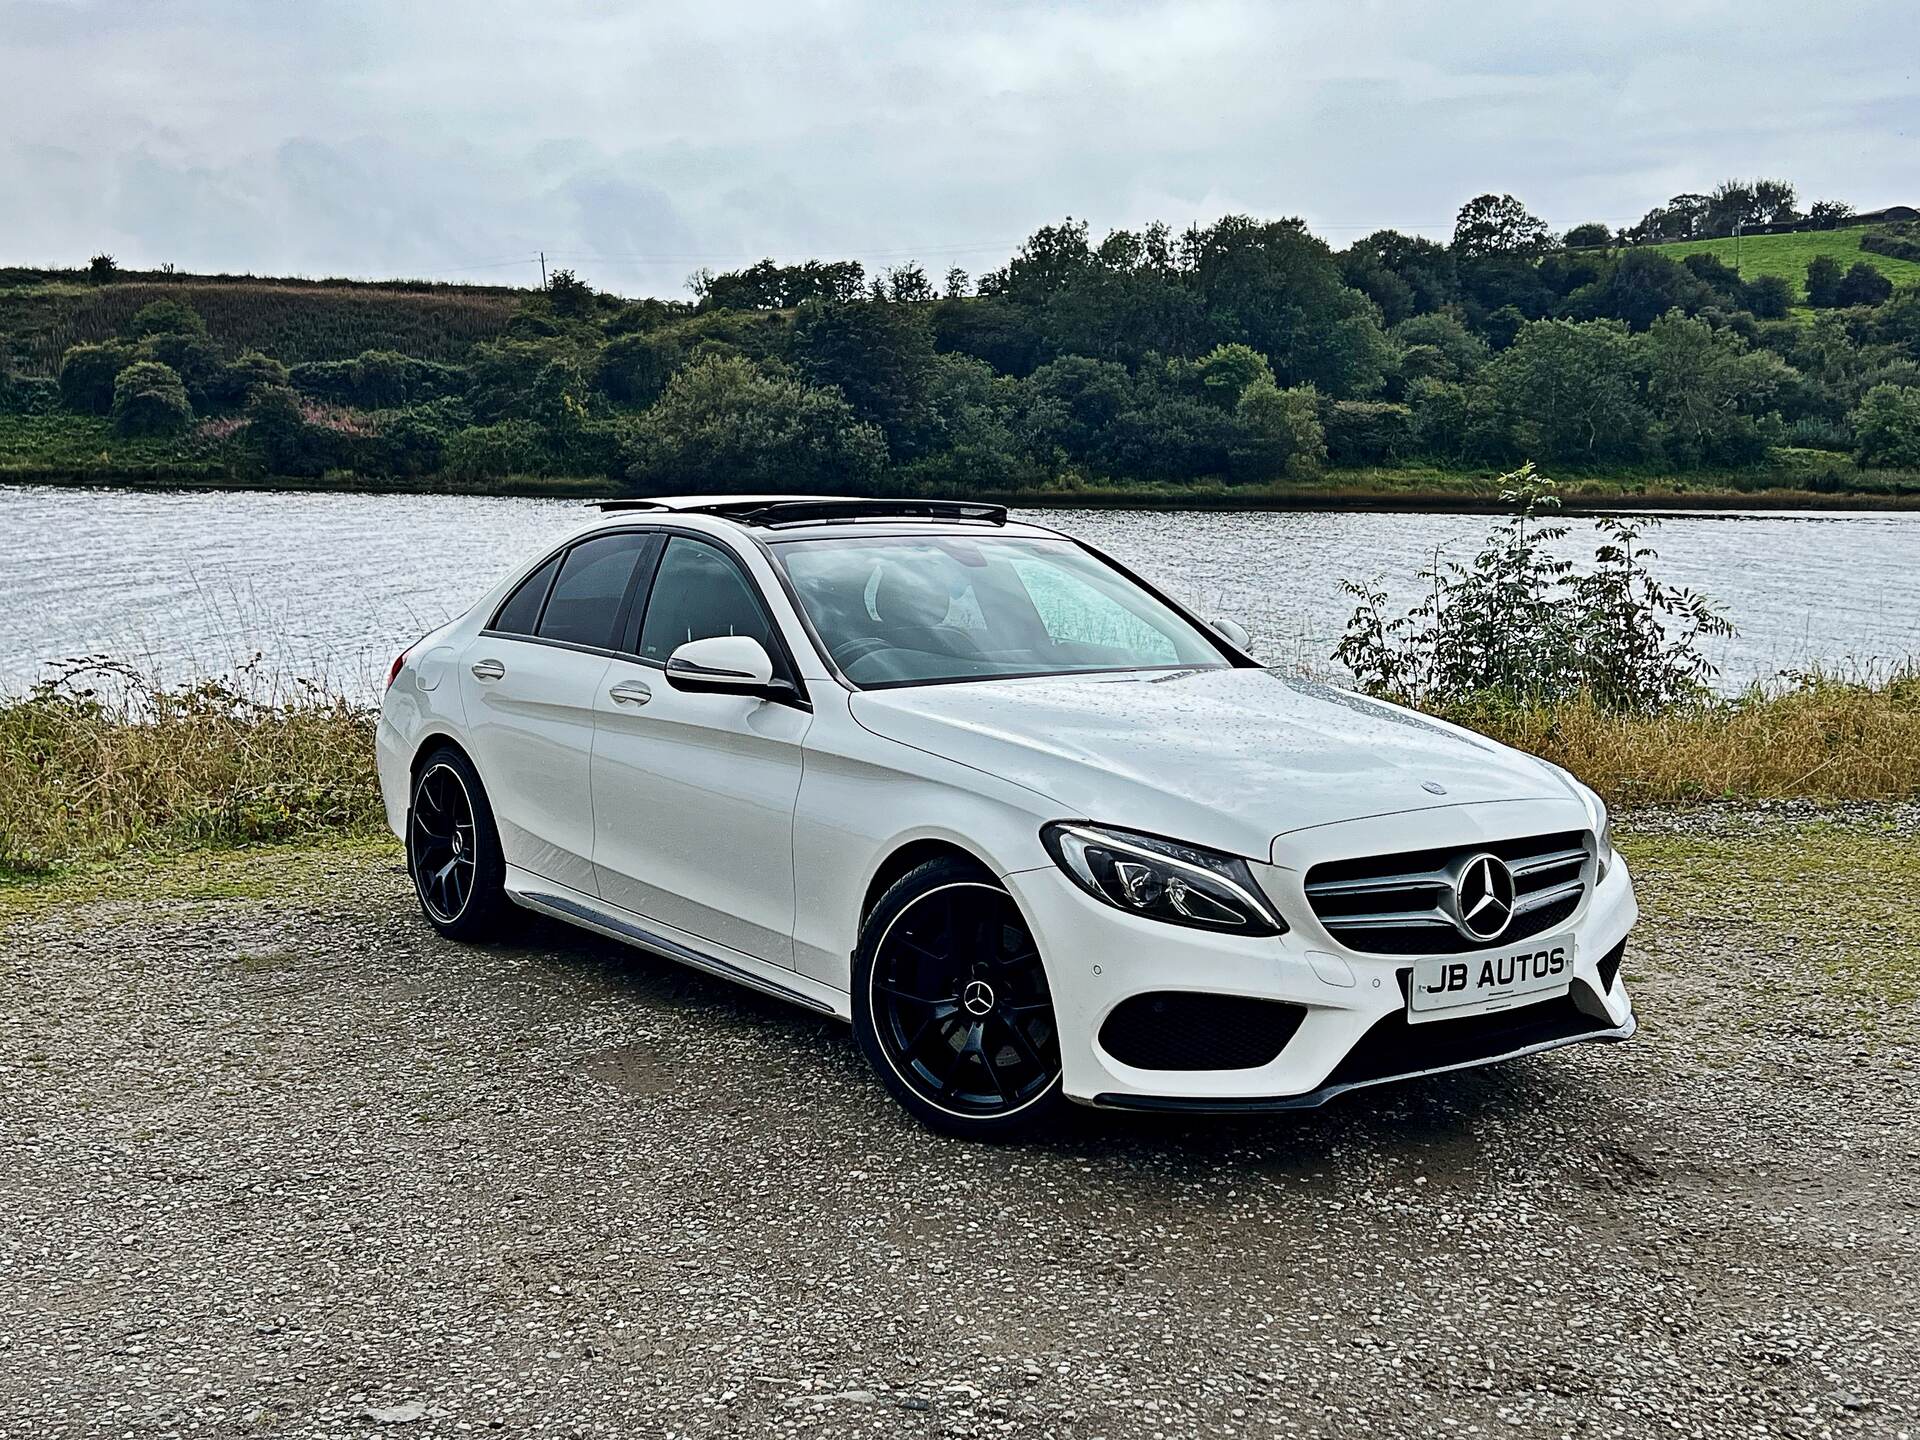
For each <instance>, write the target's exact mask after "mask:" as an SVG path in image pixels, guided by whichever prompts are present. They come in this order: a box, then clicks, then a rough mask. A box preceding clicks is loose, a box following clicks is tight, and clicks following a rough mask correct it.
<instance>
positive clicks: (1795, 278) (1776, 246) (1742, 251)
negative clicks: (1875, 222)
mask: <svg viewBox="0 0 1920 1440" xmlns="http://www.w3.org/2000/svg"><path fill="white" fill-rule="evenodd" d="M1875 228H1877V227H1874V226H1854V227H1853V228H1852V229H1848V230H1800V231H1795V232H1793V233H1791V234H1786V235H1743V236H1741V237H1740V240H1739V242H1738V245H1739V255H1740V275H1741V278H1742V279H1745V280H1753V279H1756V278H1757V277H1759V276H1761V275H1778V276H1780V277H1781V278H1782V279H1783V280H1787V281H1790V282H1791V283H1792V285H1793V293H1794V294H1795V295H1797V296H1798V297H1799V298H1800V299H1801V301H1802V302H1804V301H1805V299H1806V281H1807V262H1808V261H1810V260H1812V259H1813V258H1814V256H1816V255H1831V256H1832V257H1833V258H1834V259H1835V260H1837V261H1838V262H1839V263H1840V268H1841V269H1842V270H1847V269H1850V268H1852V266H1853V264H1854V262H1855V261H1858V260H1864V261H1866V262H1867V264H1869V265H1871V266H1873V268H1874V269H1876V270H1878V271H1879V272H1880V273H1881V274H1883V275H1885V276H1886V277H1887V278H1888V279H1889V280H1891V281H1892V282H1893V283H1894V284H1895V285H1896V286H1900V285H1913V284H1920V264H1917V263H1915V262H1914V261H1912V260H1896V259H1894V258H1893V257H1892V256H1891V255H1876V254H1874V253H1873V252H1872V251H1871V250H1862V249H1861V248H1860V237H1861V236H1863V235H1866V234H1868V233H1869V232H1870V231H1871V230H1873V229H1875ZM1647 248H1649V249H1652V250H1657V251H1659V252H1660V253H1661V254H1662V255H1670V256H1672V257H1673V258H1674V259H1675V260H1684V259H1686V258H1687V256H1689V255H1703V254H1704V255H1712V256H1715V257H1716V258H1718V259H1720V260H1722V261H1724V262H1726V263H1727V264H1728V265H1731V264H1733V260H1734V249H1735V242H1734V241H1733V240H1732V239H1731V238H1726V239H1719V240H1681V241H1676V242H1674V243H1673V244H1670V245H1653V246H1649V247H1647Z"/></svg>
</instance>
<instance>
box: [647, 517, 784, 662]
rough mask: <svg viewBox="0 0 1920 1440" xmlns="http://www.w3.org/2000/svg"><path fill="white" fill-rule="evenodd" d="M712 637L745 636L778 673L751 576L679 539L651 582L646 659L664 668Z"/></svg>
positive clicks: (670, 546)
mask: <svg viewBox="0 0 1920 1440" xmlns="http://www.w3.org/2000/svg"><path fill="white" fill-rule="evenodd" d="M713 635H747V636H751V637H752V638H753V639H755V640H758V641H759V642H760V643H761V644H762V645H763V646H765V647H766V651H767V654H768V655H769V656H771V657H772V658H773V664H774V668H775V670H776V671H777V670H778V669H779V668H780V647H779V646H778V645H776V644H775V643H774V640H773V631H772V628H771V627H770V626H769V625H768V623H767V612H766V611H765V610H764V609H762V608H761V605H760V597H759V596H758V595H756V594H755V593H754V590H753V587H752V585H751V584H750V583H749V582H748V580H747V577H746V576H745V575H743V574H742V573H741V571H740V567H739V566H738V565H736V564H735V563H734V562H733V561H732V560H731V559H730V558H728V557H727V556H725V555H723V554H721V553H720V552H719V551H718V550H716V549H715V548H714V547H713V546H711V545H703V544H701V543H700V542H699V541H698V540H688V539H686V538H684V537H683V536H679V535H676V536H674V537H673V538H672V539H670V540H668V541H667V553H666V554H665V555H663V556H662V557H661V558H660V569H659V571H658V573H656V574H655V576H654V578H653V594H652V596H651V597H650V598H649V599H648V601H647V615H646V619H645V620H644V621H642V622H641V625H640V655H641V658H642V659H646V660H655V661H658V662H660V663H661V664H665V663H666V659H667V657H668V656H669V655H671V654H672V653H673V652H674V651H675V650H677V649H679V648H680V647H681V646H682V645H684V644H686V643H687V642H688V641H689V640H705V639H707V638H708V637H710V636H713Z"/></svg>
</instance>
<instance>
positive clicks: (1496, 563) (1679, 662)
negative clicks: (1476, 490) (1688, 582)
mask: <svg viewBox="0 0 1920 1440" xmlns="http://www.w3.org/2000/svg"><path fill="white" fill-rule="evenodd" d="M1501 499H1502V501H1503V502H1505V503H1506V504H1507V505H1509V506H1511V507H1512V508H1513V513H1512V515H1511V516H1509V517H1508V518H1507V519H1505V520H1503V521H1501V522H1500V523H1499V524H1498V525H1496V526H1495V527H1494V528H1493V530H1492V531H1491V532H1490V533H1489V534H1488V536H1487V539H1486V543H1485V545H1484V546H1483V547H1482V548H1481V550H1480V553H1479V554H1478V555H1476V556H1475V557H1474V558H1473V560H1472V561H1470V562H1468V563H1467V564H1464V565H1462V564H1460V563H1459V562H1457V561H1449V562H1447V563H1445V564H1438V563H1436V564H1435V565H1433V566H1432V567H1430V568H1429V569H1426V570H1423V571H1422V572H1421V574H1420V578H1421V579H1422V580H1423V581H1425V582H1426V584H1427V586H1428V591H1427V595H1426V597H1425V598H1424V599H1423V600H1421V601H1420V602H1419V603H1418V604H1417V605H1415V606H1414V607H1413V608H1412V609H1410V610H1408V611H1407V612H1406V613H1405V614H1403V615H1389V614H1388V610H1387V595H1386V592H1385V591H1384V590H1381V589H1378V588H1376V587H1373V586H1369V585H1362V584H1355V583H1353V582H1351V581H1349V582H1347V584H1346V585H1345V587H1344V588H1345V589H1346V591H1347V593H1348V594H1350V595H1352V596H1353V597H1354V598H1355V600H1356V601H1357V602H1358V604H1357V606H1356V608H1355V610H1354V612H1353V614H1352V616H1351V617H1349V619H1348V621H1347V630H1346V634H1345V635H1344V636H1343V637H1342V638H1341V640H1340V643H1339V645H1338V646H1336V647H1335V650H1334V659H1336V660H1337V661H1339V662H1340V663H1341V664H1343V665H1345V666H1346V667H1347V668H1348V669H1349V670H1350V671H1352V672H1353V674H1354V676H1355V678H1356V679H1357V680H1358V681H1359V683H1360V685H1361V687H1362V688H1363V689H1365V690H1367V691H1369V692H1370V693H1373V694H1376V695H1381V696H1384V697H1387V698H1390V699H1395V700H1403V701H1408V702H1411V703H1416V704H1421V705H1436V704H1437V705H1448V704H1459V703H1467V702H1473V703H1487V702H1492V703H1507V704H1514V705H1541V704H1555V703H1560V702H1563V701H1567V700H1571V699H1573V698H1574V697H1576V696H1584V697H1588V698H1590V699H1591V701H1592V702H1593V703H1595V704H1597V705H1599V706H1601V707H1602V708H1605V709H1608V710H1636V711H1653V710H1658V709H1660V708H1662V707H1663V706H1667V705H1671V704H1674V703H1675V702H1678V701H1683V700H1687V699H1691V698H1696V697H1699V696H1701V695H1704V694H1705V693H1707V687H1708V686H1709V684H1710V683H1711V681H1712V680H1713V678H1714V675H1715V671H1714V667H1713V666H1712V665H1711V664H1710V663H1708V661H1707V659H1706V657H1705V656H1704V655H1703V654H1701V652H1700V648H1699V642H1700V640H1701V639H1702V638H1703V637H1705V636H1714V635H1730V634H1732V633H1733V627H1732V625H1730V624H1729V623H1728V622H1727V620H1726V619H1725V618H1724V616H1722V615H1721V613H1720V612H1719V611H1718V610H1717V609H1715V608H1714V606H1713V605H1712V604H1711V603H1710V602H1709V601H1707V600H1706V599H1705V598H1703V597H1702V596H1700V595H1697V594H1695V593H1694V592H1692V591H1690V590H1685V589H1680V588H1676V587H1673V586H1668V585H1664V584H1662V583H1661V582H1660V581H1659V580H1658V579H1656V578H1655V576H1654V575H1653V573H1652V571H1651V570H1650V568H1649V562H1650V561H1652V560H1653V559H1655V558H1656V555H1655V552H1654V551H1653V550H1652V549H1651V548H1650V547H1649V546H1647V545H1644V544H1642V543H1641V537H1642V535H1643V534H1644V533H1645V531H1646V530H1647V529H1648V528H1650V526H1651V524H1653V523H1655V522H1641V523H1634V522H1631V521H1627V520H1623V519H1619V518H1617V517H1612V516H1608V517H1603V518H1602V519H1601V520H1600V521H1599V522H1598V529H1599V532H1600V538H1599V544H1598V545H1597V546H1596V548H1595V551H1594V557H1593V565H1592V567H1591V568H1590V569H1588V570H1584V571H1583V570H1582V569H1581V568H1580V567H1579V566H1577V565H1576V564H1575V563H1574V562H1573V561H1571V560H1565V559H1561V558H1559V556H1557V555H1556V554H1555V553H1554V551H1553V548H1552V547H1553V546H1554V545H1555V544H1556V543H1557V542H1559V541H1561V540H1563V539H1565V537H1566V536H1567V534H1568V528H1567V526H1566V525H1564V524H1560V523H1556V522H1554V521H1551V520H1547V519H1543V518H1542V516H1543V512H1552V511H1554V510H1557V509H1558V507H1559V503H1560V502H1559V498H1558V497H1557V496H1556V495H1555V494H1554V493H1553V490H1552V482H1551V481H1548V480H1546V479H1544V478H1543V477H1540V476H1536V475H1535V473H1534V470H1533V466H1532V465H1531V464H1528V465H1523V466H1522V467H1521V468H1520V469H1519V470H1517V471H1515V472H1514V473H1513V474H1511V475H1508V476H1506V477H1504V488H1503V489H1502V491H1501Z"/></svg>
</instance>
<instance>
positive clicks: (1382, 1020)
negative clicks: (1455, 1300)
mask: <svg viewBox="0 0 1920 1440" xmlns="http://www.w3.org/2000/svg"><path fill="white" fill-rule="evenodd" d="M1258 868H1259V867H1256V870H1258ZM1261 878H1262V880H1263V882H1264V881H1265V880H1266V879H1267V877H1266V876H1265V875H1262V877H1261ZM1005 883H1006V885H1007V887H1008V889H1009V890H1010V891H1011V892H1012V893H1013V896H1014V898H1015V900H1016V901H1017V902H1018V903H1019V905H1020V907H1021V910H1022V912H1023V913H1024V914H1025V916H1026V918H1027V921H1028V924H1029V925H1030V926H1031V927H1032V928H1033V932H1034V938H1035V939H1036V940H1037V941H1038V942H1039V946H1040V953H1041V954H1043V955H1045V956H1046V957H1047V962H1048V963H1047V970H1048V980H1049V984H1050V985H1051V986H1052V989H1053V1004H1054V1015H1055V1020H1056V1023H1057V1025H1058V1027H1059V1031H1060V1050H1061V1064H1062V1073H1063V1084H1064V1088H1065V1091H1066V1094H1067V1096H1068V1098H1069V1099H1073V1100H1077V1101H1080V1102H1081V1103H1083V1104H1093V1105H1101V1106H1108V1107H1113V1108H1120V1109H1136V1110H1185V1111H1196V1110H1197V1111H1208V1110H1213V1111H1260V1110H1280V1109H1299V1108H1303V1107H1307V1106H1313V1105H1319V1104H1323V1103H1324V1102H1326V1101H1327V1100H1329V1099H1331V1098H1332V1097H1333V1096H1335V1095H1338V1094H1341V1093H1343V1092H1345V1091H1347V1090H1352V1089H1357V1088H1360V1087H1362V1086H1366V1085H1376V1084H1381V1083H1384V1082H1386V1081H1389V1080H1395V1079H1402V1078H1408V1077H1412V1076H1416V1075H1427V1074H1435V1073H1439V1072H1441V1071H1446V1070H1456V1069H1463V1068H1466V1067H1469V1066H1475V1065H1484V1064H1488V1063H1490V1062H1492V1061H1495V1060H1502V1059H1508V1058H1512V1057H1514V1056H1518V1055H1528V1054H1534V1053H1538V1052H1540V1051H1544V1050H1550V1049H1555V1048H1558V1047H1560V1046H1563V1045H1570V1044H1576V1043H1579V1042H1582V1041H1588V1040H1625V1039H1628V1038H1630V1037H1631V1036H1632V1034H1633V1033H1634V1028H1635V1022H1634V1017H1633V1007H1632V1004H1631V1002H1630V1001H1629V999H1628V997H1627V992H1626V987H1625V985H1624V983H1623V981H1622V980H1621V978H1620V975H1619V973H1618V965H1619V952H1620V950H1621V948H1622V946H1623V945H1624V943H1625V940H1626V937H1627V932H1628V931H1630V930H1631V929H1632V928H1633V925H1634V922H1635V921H1636V920H1637V919H1638V917H1639V910H1638V907H1637V906H1636V904H1635V902H1634V898H1633V885H1632V880H1631V878H1630V877H1629V875H1628V873H1627V867H1626V863H1625V861H1624V860H1621V859H1619V858H1617V857H1616V858H1615V859H1614V861H1613V864H1612V866H1611V867H1610V868H1609V870H1608V872H1607V875H1606V877H1605V878H1604V879H1603V880H1601V881H1600V883H1599V884H1598V885H1596V886H1594V887H1592V888H1591V889H1590V890H1589V892H1588V894H1587V897H1586V899H1585V901H1584V902H1583V903H1582V905H1581V908H1580V909H1579V911H1578V912H1576V914H1575V915H1574V916H1573V917H1572V919H1571V920H1570V921H1568V922H1567V924H1566V925H1565V927H1563V928H1564V929H1565V930H1567V931H1570V932H1571V933H1572V935H1573V937H1574V950H1575V955H1574V971H1573V979H1572V985H1571V987H1570V989H1569V991H1568V992H1567V993H1566V994H1565V995H1562V996H1555V997H1550V998H1547V999H1543V1000H1539V1001H1534V1002H1532V1003H1525V1004H1519V1005H1515V1006H1513V1007H1512V1008H1510V1009H1506V1010H1502V1011H1499V1012H1496V1013H1495V1014H1492V1015H1483V1016H1469V1017H1463V1018H1459V1019H1451V1020H1435V1021H1429V1022H1426V1023H1423V1024H1421V1025H1417V1026H1408V1025H1406V1023H1405V1019H1404V1017H1405V1014H1406V998H1405V991H1404V988H1403V986H1404V983H1405V982H1404V972H1407V971H1408V970H1409V969H1410V967H1411V963H1412V962H1411V959H1410V957H1406V956H1397V955H1366V954H1360V953H1357V952H1353V951H1349V950H1346V949H1344V948H1343V947H1341V946H1340V945H1339V944H1338V943H1337V942H1335V941H1334V940H1333V939H1332V938H1331V937H1330V936H1329V935H1328V934H1327V933H1326V932H1325V931H1324V930H1322V929H1321V928H1320V927H1319V926H1318V925H1317V924H1315V923H1311V922H1310V920H1309V922H1308V923H1300V924H1296V926H1295V928H1294V929H1293V930H1291V931H1289V932H1288V933H1287V934H1285V935H1282V936H1278V937H1272V938H1258V939H1248V938H1240V937H1231V936H1224V935H1216V934H1209V933H1207V932H1205V931H1200V930H1191V929H1186V928H1183V927H1179V926H1173V925H1167V924H1163V923H1161V922H1159V921H1154V920H1146V919H1142V918H1140V917H1138V916H1133V915H1128V914H1125V913H1123V912H1122V911H1119V910H1116V909H1114V908H1113V907H1112V906H1109V905H1103V904H1101V903H1100V902H1099V901H1097V900H1094V899H1093V898H1091V897H1090V896H1088V895H1087V894H1086V893H1085V892H1083V891H1082V890H1080V889H1079V888H1078V887H1077V886H1075V885H1074V884H1073V883H1072V882H1071V881H1070V880H1068V879H1067V877H1066V876H1065V875H1063V874H1061V873H1060V872H1059V871H1058V870H1057V869H1054V868H1052V867H1047V868H1045V869H1035V870H1025V871H1018V872H1015V873H1014V874H1011V875H1008V876H1006V877H1005ZM1288 910H1289V913H1288V919H1289V921H1290V922H1292V921H1293V920H1294V919H1295V916H1294V914H1293V912H1292V909H1291V907H1288ZM1165 991H1178V992H1197V993H1202V994H1211V995H1225V996H1239V997H1246V998H1252V999H1261V1000H1277V1001H1283V1002H1286V1003H1288V1004H1291V1005H1297V1006H1300V1007H1302V1008H1303V1011H1304V1014H1303V1015H1302V1017H1301V1018H1300V1021H1299V1024H1298V1028H1297V1029H1296V1030H1295V1031H1294V1032H1293V1034H1292V1037H1291V1038H1290V1039H1288V1040H1287V1041H1286V1043H1285V1044H1284V1046H1283V1047H1282V1048H1281V1049H1280V1051H1279V1054H1278V1055H1277V1056H1275V1057H1274V1058H1273V1059H1272V1060H1271V1061H1270V1062H1268V1063H1266V1064H1262V1065H1257V1066H1254V1067H1251V1068H1241V1069H1217V1070H1216V1069H1181V1070H1151V1069H1143V1068H1140V1067H1137V1066H1133V1065H1128V1064H1123V1063H1122V1062H1121V1061H1120V1060H1118V1059H1116V1058H1115V1057H1114V1056H1113V1055H1112V1054H1110V1053H1108V1051H1107V1050H1106V1049H1105V1048H1104V1047H1103V1046H1102V1044H1101V1040H1100V1037H1101V1032H1102V1029H1103V1027H1104V1026H1105V1024H1106V1021H1107V1018H1108V1016H1109V1015H1111V1014H1112V1013H1113V1011H1114V1009H1115V1008H1116V1007H1117V1006H1119V1005H1120V1004H1121V1003H1122V1002H1123V1001H1126V1000H1128V999H1130V998H1131V997H1134V996H1137V995H1143V994H1148V993H1152V992H1165Z"/></svg>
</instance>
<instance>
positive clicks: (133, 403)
mask: <svg viewBox="0 0 1920 1440" xmlns="http://www.w3.org/2000/svg"><path fill="white" fill-rule="evenodd" d="M191 424H193V406H192V405H190V404H189V403H188V402H187V387H186V386H185V385H182V384H181V383H180V377H179V376H178V375H176V374H175V373H174V372H173V371H172V370H171V369H170V368H169V367H167V366H165V365H162V364H160V363H159V362H158V361H155V360H137V361H135V362H134V363H133V364H131V365H129V366H127V368H126V369H124V370H122V371H121V372H120V374H119V375H118V376H117V377H115V379H114V382H113V428H114V430H115V432H116V433H118V434H121V435H179V434H181V433H183V432H184V431H185V430H186V429H187V427H188V426H189V425H191Z"/></svg>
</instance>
